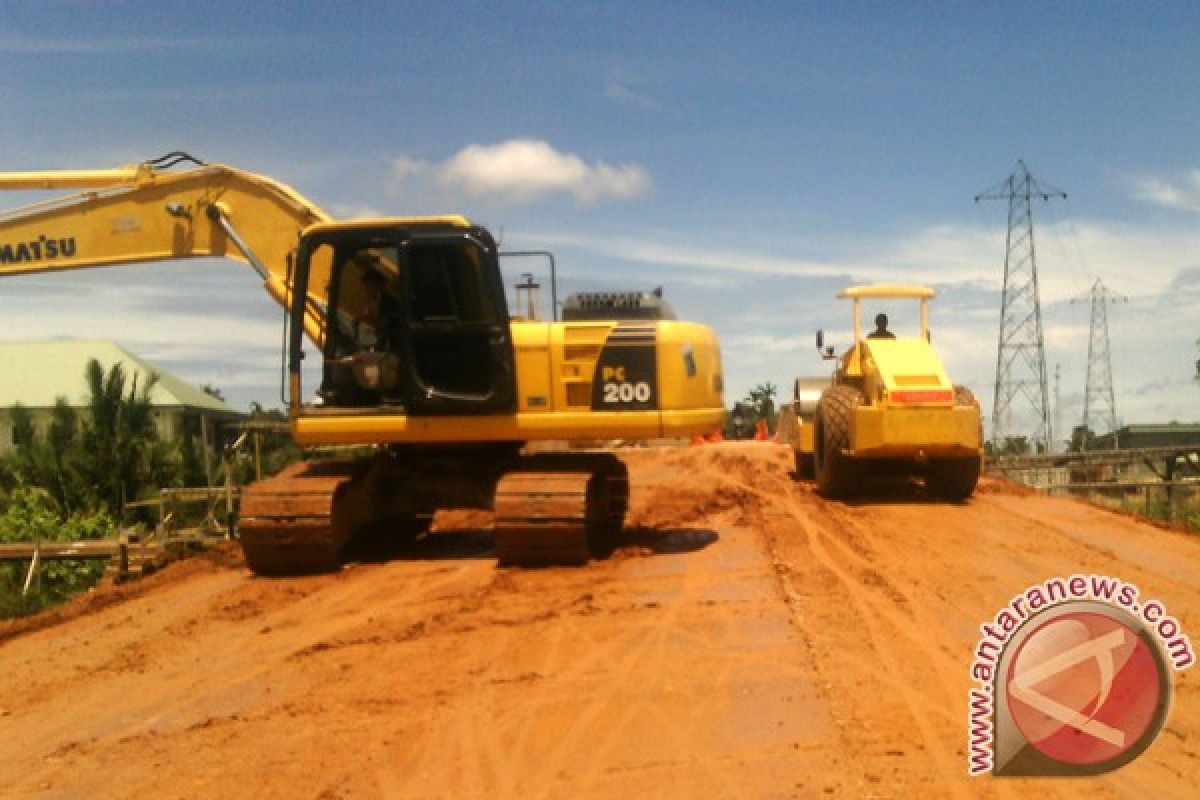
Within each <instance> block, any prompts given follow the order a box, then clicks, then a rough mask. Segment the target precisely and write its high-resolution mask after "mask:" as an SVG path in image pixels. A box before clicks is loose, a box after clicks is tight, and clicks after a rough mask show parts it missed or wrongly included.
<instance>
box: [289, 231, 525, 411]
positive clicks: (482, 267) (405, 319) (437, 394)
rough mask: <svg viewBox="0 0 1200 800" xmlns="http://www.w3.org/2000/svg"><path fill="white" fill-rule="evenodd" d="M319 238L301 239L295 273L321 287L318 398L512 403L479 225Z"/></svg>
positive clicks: (455, 407) (432, 404) (502, 308)
mask: <svg viewBox="0 0 1200 800" xmlns="http://www.w3.org/2000/svg"><path fill="white" fill-rule="evenodd" d="M322 239H323V240H322V241H310V242H308V243H306V246H305V247H304V248H303V251H304V254H303V255H302V257H301V259H300V269H299V271H298V274H297V283H298V290H299V291H303V287H304V286H306V285H307V282H308V281H310V280H317V281H322V280H324V281H327V283H328V286H327V289H328V291H327V292H326V295H327V296H328V298H329V308H328V310H327V335H326V341H325V349H324V353H323V355H324V362H323V366H322V382H321V387H320V388H319V390H318V392H317V394H318V397H319V398H320V404H321V405H323V406H326V407H334V408H371V407H374V408H378V409H379V410H381V411H385V412H390V413H403V414H409V415H417V416H421V415H424V416H436V415H458V414H487V413H501V412H506V411H507V412H512V411H515V410H516V376H515V368H514V357H513V345H512V336H511V333H510V330H509V326H508V308H507V305H506V303H505V298H504V290H503V285H502V282H501V280H500V272H499V266H498V261H497V256H496V250H495V246H494V244H492V242H491V238H490V237H489V236H488V234H487V232H486V231H483V230H482V229H472V230H470V231H465V232H464V231H462V230H461V229H457V230H448V231H446V232H444V233H443V232H437V233H424V232H422V233H413V232H411V231H406V230H403V229H369V230H358V231H338V232H336V233H334V234H329V235H326V236H325V237H322ZM301 281H303V283H301ZM296 322H297V320H296V317H295V315H293V324H295V323H296ZM300 344H301V342H300V340H299V337H298V336H297V335H296V331H295V330H294V332H293V337H292V346H293V348H298V347H299V346H300ZM293 352H295V351H293ZM292 363H293V368H294V369H295V368H297V367H296V365H298V363H299V360H298V359H297V358H295V357H294V358H293V360H292Z"/></svg>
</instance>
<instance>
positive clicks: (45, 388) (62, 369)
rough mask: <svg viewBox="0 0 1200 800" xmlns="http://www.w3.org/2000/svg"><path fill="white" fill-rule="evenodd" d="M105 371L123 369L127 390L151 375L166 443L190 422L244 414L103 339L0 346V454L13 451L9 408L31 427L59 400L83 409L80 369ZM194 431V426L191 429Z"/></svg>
mask: <svg viewBox="0 0 1200 800" xmlns="http://www.w3.org/2000/svg"><path fill="white" fill-rule="evenodd" d="M93 358H94V359H96V360H97V361H98V362H100V366H102V367H103V368H104V369H105V371H106V372H107V370H108V369H109V368H110V367H112V365H113V364H117V363H120V364H122V365H123V366H124V368H125V374H126V384H125V386H126V392H128V391H129V389H130V387H131V386H132V385H133V380H134V379H135V378H136V380H137V385H138V386H139V387H141V386H145V385H146V382H147V381H148V380H149V378H150V376H151V375H157V376H158V382H157V383H156V384H155V385H154V387H153V388H152V389H151V391H150V404H151V406H153V408H154V418H155V424H156V426H157V428H158V434H159V437H160V438H162V439H164V440H170V439H174V438H177V437H178V436H180V435H182V433H183V431H184V430H187V429H188V427H190V426H189V420H194V419H197V418H199V417H208V418H209V419H212V420H214V421H233V420H237V419H241V418H243V417H245V416H246V415H245V414H243V413H241V412H238V411H236V410H234V409H233V407H231V406H230V405H229V404H228V403H226V402H225V401H224V400H221V399H220V398H217V397H213V396H212V395H211V394H209V393H208V392H205V391H204V390H202V389H199V388H197V387H195V386H193V385H192V384H190V383H188V382H187V381H185V380H183V379H182V378H180V377H178V376H176V375H173V374H171V373H170V372H168V371H167V370H165V369H163V368H162V367H159V366H157V365H155V364H153V363H151V362H150V361H147V360H146V359H144V358H142V357H141V356H138V355H135V354H133V353H131V352H129V351H128V350H126V349H125V348H123V347H121V345H119V344H117V343H116V342H112V341H108V340H105V339H51V340H42V341H25V342H12V341H8V342H0V456H3V455H5V454H7V453H9V452H11V451H12V449H13V447H14V443H13V428H12V416H11V410H12V407H13V406H14V405H16V404H18V403H19V404H20V405H22V406H24V407H25V408H27V409H28V410H29V411H30V414H31V415H32V417H33V420H34V424H35V425H37V426H39V427H43V426H44V425H45V424H46V423H47V421H48V419H49V417H50V413H51V411H52V410H53V408H54V406H55V404H56V403H57V402H58V398H60V397H62V398H65V399H66V401H67V403H68V405H70V406H72V407H74V408H77V409H85V408H86V407H87V405H88V388H87V379H86V378H85V370H86V368H87V363H88V361H90V360H91V359H93ZM193 429H194V428H193Z"/></svg>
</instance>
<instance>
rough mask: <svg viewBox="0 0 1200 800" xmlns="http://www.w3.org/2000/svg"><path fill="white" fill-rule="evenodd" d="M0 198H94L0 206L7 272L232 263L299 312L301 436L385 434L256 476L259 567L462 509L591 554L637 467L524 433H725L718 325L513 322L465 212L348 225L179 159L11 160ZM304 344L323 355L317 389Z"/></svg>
mask: <svg viewBox="0 0 1200 800" xmlns="http://www.w3.org/2000/svg"><path fill="white" fill-rule="evenodd" d="M0 189H9V190H45V189H82V190H84V191H83V192H81V193H76V194H71V195H69V196H65V197H59V198H55V199H52V200H48V201H43V202H39V203H35V204H33V205H27V206H23V207H21V208H17V209H14V210H11V211H7V212H0V276H4V275H19V274H29V273H40V272H54V271H62V270H70V269H79V268H90V267H106V266H115V265H120V264H129V263H135V262H145V261H167V260H174V259H183V258H195V257H223V258H228V259H232V260H234V261H237V262H241V263H244V264H247V265H249V266H250V267H252V268H253V269H254V270H255V271H256V272H257V273H258V275H259V277H260V278H261V279H262V281H263V285H264V288H265V289H266V291H267V292H268V294H269V295H270V296H271V297H272V298H274V299H275V300H276V301H277V302H278V303H280V304H281V305H282V306H283V307H284V308H285V309H286V310H287V315H286V319H287V323H286V324H287V326H288V327H287V330H286V332H285V335H286V340H287V365H286V369H287V375H288V405H289V416H290V421H291V422H290V424H291V429H292V434H293V436H294V437H295V439H296V441H297V443H299V444H300V445H304V446H308V445H374V446H375V447H374V455H372V456H370V457H366V458H342V459H327V460H312V461H306V462H302V463H300V464H296V465H293V466H292V467H290V468H288V469H287V470H285V471H284V472H282V473H280V474H279V475H277V476H275V477H273V478H269V479H266V480H263V481H260V482H258V483H255V484H252V485H251V486H249V487H247V488H246V490H245V491H244V493H243V496H242V505H241V514H240V521H239V538H240V541H241V545H242V548H243V550H244V552H245V556H246V562H247V564H248V565H249V566H250V568H251V569H253V570H254V571H255V572H258V573H262V574H293V573H302V572H318V571H327V570H331V569H335V568H337V567H338V566H339V565H340V563H341V559H342V557H343V553H344V550H345V548H346V545H347V544H348V543H349V542H350V540H351V539H352V537H353V536H354V535H355V534H356V533H358V532H361V531H364V530H373V531H376V532H378V531H381V530H383V531H386V532H388V533H391V534H395V535H407V536H416V535H419V534H420V533H422V532H424V531H425V530H427V529H428V527H429V525H430V522H431V519H432V516H433V514H434V513H435V512H437V511H438V510H441V509H456V508H468V509H490V510H493V511H494V512H495V543H496V553H497V557H498V559H499V560H500V562H501V563H507V564H554V563H559V564H578V563H583V562H586V561H587V559H588V558H589V556H590V553H591V550H590V549H589V548H590V547H594V545H595V544H596V543H597V542H598V541H603V540H604V539H605V538H606V537H609V536H611V534H613V533H614V532H615V531H618V530H619V529H620V527H621V525H622V521H623V519H624V515H625V510H626V505H627V502H628V496H629V483H628V475H627V472H626V469H625V467H624V465H623V464H622V463H621V461H620V460H618V459H617V458H616V456H615V455H613V454H612V453H610V452H580V451H571V450H565V451H548V452H539V453H531V452H529V448H528V447H526V445H527V444H529V443H534V442H539V441H544V440H569V441H570V440H574V441H581V440H586V441H595V440H608V439H644V438H658V437H684V436H691V435H694V434H705V433H708V432H711V431H714V430H717V429H719V428H720V426H721V424H722V419H723V414H724V403H723V396H722V395H723V392H722V368H721V356H720V348H719V345H718V342H717V339H716V336H715V334H714V333H713V332H712V330H711V329H710V328H708V327H706V326H704V325H700V324H697V323H692V322H684V321H678V320H675V319H673V318H670V317H671V316H673V315H670V314H655V313H652V312H653V309H649V308H647V309H642V308H640V307H638V308H633V307H635V306H638V305H639V304H638V303H637V302H636V300H637V298H638V295H636V294H620V293H618V294H605V295H596V296H595V297H592V298H590V299H589V302H586V303H583V304H582V305H583V306H586V308H587V309H588V311H589V313H583V314H579V315H578V316H577V318H576V319H573V320H568V321H563V322H558V321H557V309H556V311H555V314H554V317H555V320H556V321H554V322H546V321H536V320H522V319H516V318H510V315H509V310H508V307H507V302H506V297H505V291H504V285H503V282H502V279H501V273H500V267H499V257H500V255H501V253H500V252H499V250H498V248H497V245H496V243H495V241H494V240H493V239H492V237H491V235H490V234H489V233H488V231H487V230H486V229H484V228H482V227H479V226H477V225H475V224H472V223H471V222H470V221H469V220H467V219H466V218H464V217H462V216H452V215H451V216H429V217H399V218H379V219H355V220H345V221H336V220H333V219H331V218H330V217H329V215H328V214H326V213H325V212H324V211H322V210H321V209H320V208H318V207H317V206H316V205H314V204H313V203H311V202H310V201H308V200H307V199H305V198H304V197H303V196H301V195H300V194H299V193H298V192H296V191H295V190H294V189H292V188H290V187H288V186H285V185H283V184H281V183H279V182H277V181H275V180H272V179H270V178H267V177H263V176H260V175H254V174H251V173H248V172H243V171H241V170H238V169H234V168H231V167H228V166H222V165H217V164H205V163H203V162H200V161H198V160H196V159H194V158H192V157H191V156H189V155H187V154H185V153H172V154H169V155H167V156H164V157H163V158H160V159H156V160H153V161H148V162H144V163H141V164H136V165H131V166H126V167H120V168H116V169H106V170H71V171H45V172H10V173H0ZM631 297H632V300H631ZM605 309H608V310H609V311H610V313H609V314H607V315H606V314H604V313H602V312H603V311H604V310H605ZM631 309H632V310H631ZM598 312H600V313H598ZM635 312H636V313H635ZM605 317H607V318H605ZM307 347H311V348H312V349H313V350H314V351H315V352H316V353H318V354H319V355H320V357H321V380H320V384H319V385H318V386H316V387H314V388H315V391H314V390H313V389H309V393H308V395H306V394H305V387H304V386H303V385H302V381H301V377H302V369H301V365H302V362H303V359H304V357H305V355H306V353H307V352H308V351H307ZM306 397H307V399H306Z"/></svg>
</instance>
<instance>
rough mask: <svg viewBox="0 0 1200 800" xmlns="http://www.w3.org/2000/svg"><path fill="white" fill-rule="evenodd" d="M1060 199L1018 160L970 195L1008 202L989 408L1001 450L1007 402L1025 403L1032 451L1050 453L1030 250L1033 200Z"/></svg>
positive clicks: (1007, 428) (1007, 432)
mask: <svg viewBox="0 0 1200 800" xmlns="http://www.w3.org/2000/svg"><path fill="white" fill-rule="evenodd" d="M1052 197H1054V198H1062V199H1064V200H1065V199H1066V197H1067V195H1066V193H1064V192H1061V191H1059V190H1058V189H1054V188H1052V187H1049V186H1044V185H1042V184H1041V183H1039V182H1038V181H1037V180H1036V179H1035V178H1034V177H1033V176H1032V175H1030V174H1029V168H1028V167H1026V166H1025V162H1024V161H1018V162H1017V168H1016V170H1015V171H1014V172H1013V174H1012V175H1009V176H1008V177H1007V178H1005V179H1004V180H1003V181H1001V182H1000V183H998V184H996V185H995V186H993V187H992V188H991V189H988V190H987V191H985V192H983V193H981V194H977V195H975V202H977V203H978V202H979V201H980V200H1007V201H1008V236H1007V238H1006V245H1005V253H1004V292H1003V294H1002V296H1001V301H1000V339H999V344H998V346H997V348H996V394H995V402H994V403H993V405H992V442H993V446H994V447H995V448H996V450H997V451H998V452H999V451H1002V449H1003V448H1004V446H1005V443H1006V441H1007V439H1008V438H1009V437H1010V436H1011V435H1012V433H1013V427H1014V426H1013V424H1012V412H1013V400H1014V399H1016V398H1017V397H1018V396H1019V397H1020V398H1022V399H1024V400H1026V401H1027V402H1028V405H1029V407H1030V409H1031V410H1032V412H1033V417H1034V420H1035V427H1034V433H1033V437H1032V439H1031V443H1032V444H1033V446H1034V449H1035V450H1037V449H1040V450H1042V451H1043V452H1050V446H1051V443H1052V441H1053V439H1054V432H1053V429H1052V427H1051V425H1050V404H1049V403H1048V402H1047V396H1046V395H1047V392H1046V348H1045V343H1044V339H1043V336H1042V307H1041V302H1040V301H1039V299H1038V278H1037V258H1036V254H1035V252H1034V247H1033V206H1032V203H1033V199H1034V198H1038V199H1040V200H1044V201H1048V200H1050V198H1052Z"/></svg>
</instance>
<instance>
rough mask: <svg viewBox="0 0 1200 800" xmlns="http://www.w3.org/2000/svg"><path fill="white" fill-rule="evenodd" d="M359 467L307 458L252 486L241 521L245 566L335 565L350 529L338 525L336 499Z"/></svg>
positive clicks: (280, 570)
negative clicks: (335, 507) (334, 515)
mask: <svg viewBox="0 0 1200 800" xmlns="http://www.w3.org/2000/svg"><path fill="white" fill-rule="evenodd" d="M360 472H361V464H359V463H357V462H353V461H328V462H304V463H299V464H293V465H292V466H290V467H288V468H287V469H285V470H283V471H282V472H280V473H279V474H278V475H276V476H274V477H272V478H268V479H266V480H262V481H258V482H257V483H254V484H252V485H250V486H248V487H247V488H246V490H245V491H244V492H243V494H242V501H241V514H240V520H239V523H238V536H239V538H240V540H241V545H242V552H243V553H244V554H245V558H246V565H247V566H248V567H250V569H252V570H253V571H254V572H256V573H258V574H260V575H297V574H304V573H313V572H329V571H332V570H335V569H337V568H338V567H339V566H340V565H341V552H342V548H343V547H344V546H345V544H346V542H347V540H348V539H349V537H350V531H347V530H345V529H344V526H335V524H334V518H333V504H334V498H335V496H336V495H337V493H338V491H339V489H341V488H342V487H343V486H346V485H348V484H349V483H351V482H352V481H353V480H354V479H355V478H356V477H357V476H358V474H359V473H360Z"/></svg>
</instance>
